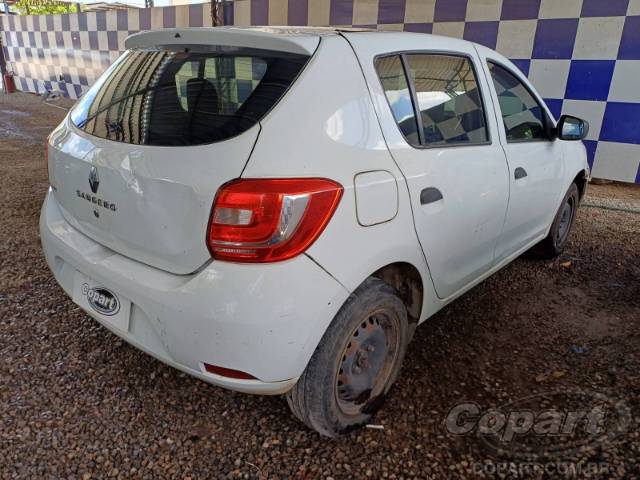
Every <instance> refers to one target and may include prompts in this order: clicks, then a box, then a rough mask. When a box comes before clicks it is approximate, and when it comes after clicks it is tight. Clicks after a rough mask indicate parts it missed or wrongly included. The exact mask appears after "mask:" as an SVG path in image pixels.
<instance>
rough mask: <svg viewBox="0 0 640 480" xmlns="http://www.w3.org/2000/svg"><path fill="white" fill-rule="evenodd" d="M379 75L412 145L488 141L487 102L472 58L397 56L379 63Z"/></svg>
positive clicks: (393, 109) (480, 142) (401, 127)
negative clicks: (479, 84)
mask: <svg viewBox="0 0 640 480" xmlns="http://www.w3.org/2000/svg"><path fill="white" fill-rule="evenodd" d="M376 70H377V72H378V76H379V77H380V81H381V82H382V87H383V88H384V91H385V94H386V96H387V100H388V101H389V105H390V106H391V110H392V112H393V114H394V116H395V118H396V122H398V126H399V127H400V130H401V131H402V133H403V134H404V136H405V138H406V139H407V141H408V142H409V143H411V144H413V145H418V144H420V145H424V146H429V147H431V146H452V145H473V144H483V143H486V142H488V140H489V134H488V132H487V122H486V119H485V112H484V108H483V105H482V97H481V96H480V91H479V89H478V83H477V80H476V74H475V71H474V69H473V66H472V64H471V61H470V60H469V59H467V58H466V57H459V56H454V55H439V54H404V55H393V56H389V57H382V58H379V59H377V60H376ZM405 73H406V74H408V76H409V78H407V77H406V74H405ZM413 128H416V129H417V135H416V132H414V131H413ZM416 137H417V138H416Z"/></svg>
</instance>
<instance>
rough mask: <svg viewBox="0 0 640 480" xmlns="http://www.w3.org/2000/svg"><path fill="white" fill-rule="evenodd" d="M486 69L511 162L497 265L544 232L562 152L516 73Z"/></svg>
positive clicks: (556, 187)
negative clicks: (507, 206) (507, 207)
mask: <svg viewBox="0 0 640 480" xmlns="http://www.w3.org/2000/svg"><path fill="white" fill-rule="evenodd" d="M485 68H486V69H487V73H488V75H489V77H490V78H491V81H492V84H493V85H492V94H493V95H494V99H495V100H494V103H495V104H496V105H497V106H499V109H500V111H499V116H500V117H501V118H502V123H503V124H502V125H501V126H500V136H501V141H502V143H503V146H504V150H505V152H506V155H507V161H508V163H509V179H510V180H509V181H510V196H509V209H508V211H507V216H506V218H505V224H504V229H503V233H502V235H501V237H500V240H499V242H498V245H497V249H496V254H495V257H496V261H500V260H502V259H504V258H507V257H509V256H510V255H512V254H514V253H516V252H518V251H520V250H522V249H523V248H524V247H527V246H529V245H531V244H532V242H535V241H536V240H539V239H541V238H542V237H544V235H545V234H546V232H547V229H548V228H549V226H550V225H551V222H552V221H553V217H554V215H555V210H556V206H557V205H556V204H557V202H558V197H559V195H560V189H561V188H562V183H561V179H562V152H563V149H562V145H561V142H556V141H554V140H553V135H552V134H551V133H550V132H551V131H552V129H553V127H554V125H553V120H552V119H551V116H550V114H549V113H548V112H547V110H546V109H545V108H544V107H543V105H544V104H543V103H542V102H541V101H540V100H539V99H537V98H536V96H535V94H534V93H533V90H532V89H531V88H530V87H528V86H527V83H526V81H525V80H524V79H523V78H519V76H520V74H518V73H516V71H515V70H511V69H510V68H509V67H507V66H505V65H503V64H499V63H497V61H495V60H493V61H492V59H490V58H489V59H487V63H486V67H485Z"/></svg>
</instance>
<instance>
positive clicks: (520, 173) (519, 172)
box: [513, 167, 527, 180]
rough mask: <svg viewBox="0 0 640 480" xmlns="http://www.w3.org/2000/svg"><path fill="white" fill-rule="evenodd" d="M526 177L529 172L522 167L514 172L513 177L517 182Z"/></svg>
mask: <svg viewBox="0 0 640 480" xmlns="http://www.w3.org/2000/svg"><path fill="white" fill-rule="evenodd" d="M526 176H527V171H526V170H525V169H524V168H522V167H518V168H516V169H515V171H514V172H513V177H514V178H515V179H516V180H520V179H521V178H524V177H526Z"/></svg>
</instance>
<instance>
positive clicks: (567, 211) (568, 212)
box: [556, 197, 575, 245]
mask: <svg viewBox="0 0 640 480" xmlns="http://www.w3.org/2000/svg"><path fill="white" fill-rule="evenodd" d="M573 200H574V199H573V197H569V198H568V199H567V201H566V202H565V204H564V207H563V209H562V213H561V214H560V223H559V224H558V231H557V234H556V244H557V245H562V244H564V242H565V241H566V239H567V236H568V235H569V230H571V223H572V222H573V215H574V212H575V206H574V202H573Z"/></svg>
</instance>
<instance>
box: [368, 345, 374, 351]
mask: <svg viewBox="0 0 640 480" xmlns="http://www.w3.org/2000/svg"><path fill="white" fill-rule="evenodd" d="M374 350H375V348H373V345H368V346H367V352H373V351H374Z"/></svg>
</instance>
